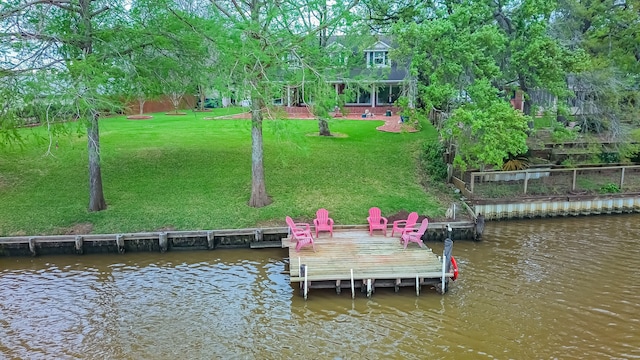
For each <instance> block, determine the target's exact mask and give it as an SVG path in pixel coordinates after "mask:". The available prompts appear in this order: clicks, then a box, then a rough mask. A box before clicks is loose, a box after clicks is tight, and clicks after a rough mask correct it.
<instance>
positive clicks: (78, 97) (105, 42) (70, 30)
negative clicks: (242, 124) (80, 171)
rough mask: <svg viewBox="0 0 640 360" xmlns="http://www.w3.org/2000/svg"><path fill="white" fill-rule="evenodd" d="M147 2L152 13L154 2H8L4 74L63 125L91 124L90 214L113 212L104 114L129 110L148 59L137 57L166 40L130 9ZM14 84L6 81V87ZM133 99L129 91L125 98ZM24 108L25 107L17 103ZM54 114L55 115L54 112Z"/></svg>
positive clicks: (0, 13) (3, 24)
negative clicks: (136, 72)
mask: <svg viewBox="0 0 640 360" xmlns="http://www.w3.org/2000/svg"><path fill="white" fill-rule="evenodd" d="M132 3H135V4H134V5H136V4H138V3H142V4H144V5H145V6H147V7H148V9H147V10H148V11H147V12H146V13H154V12H156V13H157V11H158V9H159V8H153V9H151V8H150V7H151V6H152V5H153V2H140V1H134V2H127V1H111V0H46V1H45V0H7V1H3V2H2V3H0V28H1V29H2V30H3V31H2V32H1V33H0V53H2V54H3V55H4V56H3V57H2V58H1V59H0V62H1V63H0V66H1V67H0V74H3V76H4V75H6V76H11V77H13V78H20V79H32V78H33V79H35V81H20V82H19V84H20V85H21V88H20V89H18V91H19V92H20V93H21V94H23V97H24V99H27V100H28V101H29V102H30V103H31V104H33V105H39V106H43V107H44V108H46V109H50V108H51V107H52V106H51V105H52V99H56V104H55V105H56V106H59V107H63V108H65V109H68V110H69V109H70V110H71V111H72V112H73V114H70V113H69V111H62V112H58V113H57V114H59V115H60V117H61V120H71V119H73V118H75V119H81V120H83V121H85V122H86V128H87V148H88V159H89V164H88V168H89V211H100V210H104V209H106V207H107V204H106V201H105V198H104V192H103V184H102V175H101V166H100V135H99V117H100V114H101V113H102V112H105V111H113V110H115V109H118V108H121V107H122V105H123V104H122V103H121V102H119V99H120V98H121V96H122V95H123V92H127V91H131V92H139V89H135V87H122V86H121V85H122V82H121V81H120V80H121V79H122V78H125V77H126V72H127V71H126V70H127V69H132V68H135V66H128V64H127V63H128V62H131V61H135V60H136V59H141V57H140V56H138V57H135V56H131V55H132V54H133V53H134V52H138V51H139V50H140V49H142V48H145V47H150V46H152V45H153V46H158V43H159V44H163V42H159V41H157V40H158V39H160V38H161V35H162V34H161V31H160V28H161V27H162V26H163V25H165V23H164V22H158V23H156V24H157V26H155V29H154V27H149V26H143V24H142V23H141V22H140V19H142V18H143V17H142V16H140V13H138V14H136V13H134V12H133V11H130V9H129V7H130V6H131V5H132ZM4 83H6V82H3V83H2V84H4ZM124 95H127V94H124ZM15 105H18V106H21V105H24V104H15ZM10 113H11V112H7V111H4V112H2V113H0V116H4V114H10ZM47 114H48V115H49V112H47Z"/></svg>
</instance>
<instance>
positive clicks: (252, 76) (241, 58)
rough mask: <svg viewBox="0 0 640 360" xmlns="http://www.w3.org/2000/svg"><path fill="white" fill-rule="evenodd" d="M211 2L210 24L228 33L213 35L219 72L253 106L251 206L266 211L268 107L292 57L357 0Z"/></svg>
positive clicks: (331, 24) (211, 35)
mask: <svg viewBox="0 0 640 360" xmlns="http://www.w3.org/2000/svg"><path fill="white" fill-rule="evenodd" d="M210 2H211V10H212V11H211V13H212V15H211V20H210V21H213V22H216V23H218V24H222V26H223V28H224V31H218V32H216V33H211V34H210V35H208V37H209V39H211V40H213V42H214V44H215V47H216V49H217V50H218V52H219V53H220V54H222V55H221V56H220V59H219V64H220V67H221V68H224V69H226V71H227V73H228V77H229V79H230V81H229V82H230V83H232V84H234V86H235V87H237V89H238V90H239V92H240V93H246V94H248V97H249V99H250V101H251V141H252V151H251V174H252V175H251V196H250V199H249V206H252V207H262V206H265V205H268V204H270V203H271V199H270V198H269V195H268V193H267V189H266V183H265V173H264V163H263V158H264V151H263V136H262V124H263V120H264V118H265V115H267V116H269V115H268V114H269V113H270V112H269V111H268V106H267V105H268V104H270V103H271V101H272V99H274V98H275V97H277V96H278V93H281V91H282V89H281V88H280V89H278V86H277V85H274V84H277V83H278V82H282V78H281V77H282V73H283V71H284V72H286V71H287V70H288V69H289V66H288V60H289V59H291V56H296V55H295V54H296V53H304V52H305V51H304V50H303V48H304V47H305V46H307V45H308V43H309V40H310V39H314V38H318V36H319V35H320V33H321V32H322V31H323V30H325V29H327V28H329V27H331V26H334V25H335V24H337V23H339V22H340V21H341V20H342V19H344V18H345V17H346V16H347V15H348V14H349V11H350V9H352V8H353V7H354V6H355V5H356V4H357V3H358V0H352V1H340V0H339V1H333V2H332V3H331V5H327V2H326V0H300V1H269V0H251V1H233V0H226V1H225V0H221V1H215V0H211V1H210ZM314 13H315V14H319V13H322V16H317V15H314ZM318 19H319V20H320V21H318ZM315 46H317V43H316V45H315Z"/></svg>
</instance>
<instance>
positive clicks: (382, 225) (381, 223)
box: [367, 207, 387, 236]
mask: <svg viewBox="0 0 640 360" xmlns="http://www.w3.org/2000/svg"><path fill="white" fill-rule="evenodd" d="M367 221H368V222H369V236H372V235H373V231H374V230H382V231H384V236H387V218H386V217H384V216H382V215H381V214H380V209H379V208H377V207H372V208H371V209H369V216H368V217H367Z"/></svg>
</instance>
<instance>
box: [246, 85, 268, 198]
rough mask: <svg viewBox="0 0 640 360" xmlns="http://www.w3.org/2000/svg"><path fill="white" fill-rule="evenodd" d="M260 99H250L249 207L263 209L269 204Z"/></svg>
mask: <svg viewBox="0 0 640 360" xmlns="http://www.w3.org/2000/svg"><path fill="white" fill-rule="evenodd" d="M262 108H263V101H262V98H260V97H258V96H253V97H252V98H251V198H250V199H249V206H251V207H256V208H259V207H263V206H267V205H269V204H271V199H270V198H269V195H268V194H267V188H266V184H265V181H264V162H263V155H264V151H263V145H262Z"/></svg>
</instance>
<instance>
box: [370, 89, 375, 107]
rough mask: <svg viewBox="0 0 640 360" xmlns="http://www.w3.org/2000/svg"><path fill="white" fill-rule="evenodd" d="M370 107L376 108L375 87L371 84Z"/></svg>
mask: <svg viewBox="0 0 640 360" xmlns="http://www.w3.org/2000/svg"><path fill="white" fill-rule="evenodd" d="M371 107H372V108H374V107H376V85H375V84H371Z"/></svg>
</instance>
